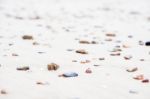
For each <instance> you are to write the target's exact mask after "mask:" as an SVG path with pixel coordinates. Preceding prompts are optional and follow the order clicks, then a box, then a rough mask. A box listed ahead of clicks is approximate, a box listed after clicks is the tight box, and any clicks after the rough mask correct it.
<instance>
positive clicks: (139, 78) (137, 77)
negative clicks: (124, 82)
mask: <svg viewBox="0 0 150 99" xmlns="http://www.w3.org/2000/svg"><path fill="white" fill-rule="evenodd" d="M133 79H136V80H143V79H144V75H142V74H140V75H137V76H135V77H133Z"/></svg>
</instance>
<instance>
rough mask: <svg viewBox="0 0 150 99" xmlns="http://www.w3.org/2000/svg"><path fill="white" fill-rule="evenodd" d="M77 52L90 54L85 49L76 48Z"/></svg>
mask: <svg viewBox="0 0 150 99" xmlns="http://www.w3.org/2000/svg"><path fill="white" fill-rule="evenodd" d="M76 53H80V54H88V52H87V51H85V50H84V49H79V50H76Z"/></svg>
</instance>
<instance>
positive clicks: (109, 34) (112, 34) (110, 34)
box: [106, 33, 116, 37]
mask: <svg viewBox="0 0 150 99" xmlns="http://www.w3.org/2000/svg"><path fill="white" fill-rule="evenodd" d="M106 36H109V37H115V36H116V34H114V33H106Z"/></svg>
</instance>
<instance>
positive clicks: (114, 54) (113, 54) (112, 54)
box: [110, 53, 121, 56]
mask: <svg viewBox="0 0 150 99" xmlns="http://www.w3.org/2000/svg"><path fill="white" fill-rule="evenodd" d="M110 55H111V56H120V55H121V53H111V54H110Z"/></svg>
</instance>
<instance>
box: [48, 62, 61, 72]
mask: <svg viewBox="0 0 150 99" xmlns="http://www.w3.org/2000/svg"><path fill="white" fill-rule="evenodd" d="M58 68H59V65H57V64H55V63H51V64H48V65H47V69H48V70H49V71H50V70H57V69H58Z"/></svg>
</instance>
